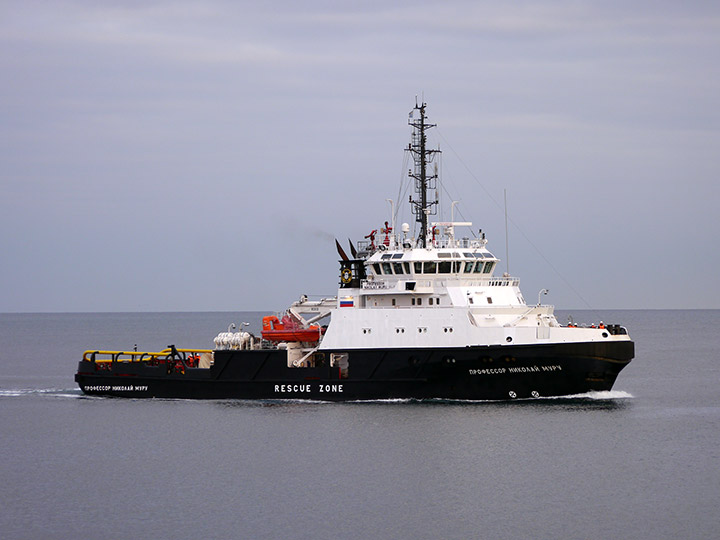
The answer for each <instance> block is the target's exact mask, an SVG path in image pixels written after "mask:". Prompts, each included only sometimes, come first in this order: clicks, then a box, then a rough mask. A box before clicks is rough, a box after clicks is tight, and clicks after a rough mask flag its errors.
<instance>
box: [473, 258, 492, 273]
mask: <svg viewBox="0 0 720 540" xmlns="http://www.w3.org/2000/svg"><path fill="white" fill-rule="evenodd" d="M484 264H485V263H483V262H482V261H478V262H477V266H476V267H475V273H476V274H479V273H481V272H482V271H483V265H484ZM487 265H488V266H490V263H487Z"/></svg>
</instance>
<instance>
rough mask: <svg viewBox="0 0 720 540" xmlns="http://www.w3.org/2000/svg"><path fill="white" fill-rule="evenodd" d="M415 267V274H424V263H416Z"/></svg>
mask: <svg viewBox="0 0 720 540" xmlns="http://www.w3.org/2000/svg"><path fill="white" fill-rule="evenodd" d="M413 265H414V266H415V273H416V274H422V263H421V262H416V263H413Z"/></svg>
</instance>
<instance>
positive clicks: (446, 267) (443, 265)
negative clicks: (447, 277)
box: [438, 261, 452, 274]
mask: <svg viewBox="0 0 720 540" xmlns="http://www.w3.org/2000/svg"><path fill="white" fill-rule="evenodd" d="M451 270H452V262H450V261H440V262H439V263H438V271H439V272H440V273H441V274H449V273H450V272H451Z"/></svg>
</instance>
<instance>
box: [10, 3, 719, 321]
mask: <svg viewBox="0 0 720 540" xmlns="http://www.w3.org/2000/svg"><path fill="white" fill-rule="evenodd" d="M0 40H1V42H0V69H1V70H2V85H1V86H0V92H2V99H1V100H0V115H1V116H0V141H1V144H0V187H1V188H2V191H1V192H0V276H1V278H2V281H1V294H0V311H2V312H17V311H19V312H36V311H175V310H182V311H204V310H270V311H272V310H279V309H282V308H284V307H285V306H286V305H287V304H289V303H290V302H292V301H293V300H295V299H296V298H297V297H298V296H299V295H300V294H303V293H305V294H308V295H326V296H330V295H334V294H335V293H336V291H337V282H338V263H337V259H338V257H337V254H336V251H335V247H334V243H333V238H335V237H337V238H338V239H340V240H341V241H342V242H343V243H345V244H346V243H347V239H348V238H352V239H353V240H357V239H361V238H362V237H363V236H364V235H366V234H368V232H369V231H370V230H372V229H377V228H379V227H380V226H382V223H383V222H384V221H385V220H389V219H390V204H389V203H388V202H387V201H386V199H394V200H397V199H398V193H399V192H401V189H402V188H401V182H403V181H404V180H405V179H406V174H407V171H406V170H405V169H404V167H405V165H404V152H403V148H404V147H405V146H406V145H407V143H408V141H409V136H410V128H409V126H408V125H407V120H408V113H409V111H410V110H411V109H412V107H413V106H414V105H415V99H416V96H418V99H424V100H425V101H426V102H427V103H428V114H429V117H430V120H431V121H432V122H435V123H437V124H438V128H436V129H434V130H432V131H431V132H430V133H429V135H430V141H431V144H433V145H439V147H440V148H441V150H442V151H443V155H442V177H443V188H442V190H441V191H440V195H441V199H442V205H441V216H440V217H441V218H444V219H449V217H450V216H449V208H450V203H451V201H453V200H457V201H460V202H459V203H458V204H457V206H456V218H458V219H464V220H468V221H473V223H474V228H475V229H477V228H482V229H483V230H484V231H485V232H486V233H487V235H488V238H489V240H490V244H489V246H488V247H489V248H490V250H491V251H493V252H494V253H495V254H496V255H498V256H499V257H501V258H503V259H506V253H505V227H504V215H503V210H502V202H503V190H507V199H508V209H509V213H510V219H511V225H510V231H509V240H510V254H509V270H510V273H511V274H513V275H515V276H518V277H519V278H520V280H521V281H520V284H521V287H522V289H523V292H524V293H525V297H526V298H527V300H528V301H529V302H534V301H535V299H536V298H537V291H538V290H539V289H541V288H543V287H546V288H549V289H550V295H549V296H547V297H545V299H544V300H545V301H547V302H548V303H552V304H555V305H556V306H557V307H558V308H586V307H592V308H595V309H604V308H720V286H718V278H717V276H718V270H717V269H718V268H719V267H720V255H719V253H720V249H719V248H718V238H719V237H720V220H719V219H718V211H717V207H718V205H719V204H720V188H719V187H718V183H719V181H720V107H719V105H720V3H718V2H716V1H708V2H693V1H684V2H676V1H666V2H664V1H657V0H653V1H633V2H627V0H623V1H617V2H615V1H607V0H602V1H600V0H598V1H584V2H573V1H566V2H563V1H557V2H550V1H527V2H497V1H495V0H493V1H477V0H473V1H468V2H463V1H453V0H450V1H436V2H434V1H433V2H429V1H425V2H424V1H412V2H389V1H387V0H384V1H382V2H380V1H363V2H338V1H319V0H305V1H303V2H297V1H293V2H237V1H228V2H223V1H219V0H202V1H194V0H188V1H184V2H183V1H175V0H173V1H167V2H163V1H155V2H154V1H152V0H143V1H130V0H128V1H116V2H103V1H99V0H92V1H90V0H85V1H72V0H67V1H47V2H40V1H33V0H23V1H13V0H5V1H4V2H2V3H1V4H0ZM406 200H407V194H405V195H403V198H402V202H401V208H402V211H401V213H400V215H399V218H398V223H401V222H402V221H409V222H410V223H411V224H412V218H411V217H410V215H409V208H408V205H407V203H406ZM505 268H506V262H505V261H503V262H502V263H501V268H500V269H501V271H504V270H505ZM706 280H709V281H706Z"/></svg>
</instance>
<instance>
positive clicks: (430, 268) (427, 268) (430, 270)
mask: <svg viewBox="0 0 720 540" xmlns="http://www.w3.org/2000/svg"><path fill="white" fill-rule="evenodd" d="M436 269H437V264H436V263H435V262H434V261H428V262H426V263H424V264H423V273H425V274H434V273H435V270H436Z"/></svg>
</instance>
